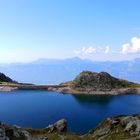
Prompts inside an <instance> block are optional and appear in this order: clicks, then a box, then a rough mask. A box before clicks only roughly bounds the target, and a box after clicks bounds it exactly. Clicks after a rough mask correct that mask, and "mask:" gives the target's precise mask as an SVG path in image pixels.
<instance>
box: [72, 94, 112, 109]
mask: <svg viewBox="0 0 140 140" xmlns="http://www.w3.org/2000/svg"><path fill="white" fill-rule="evenodd" d="M72 97H73V98H74V99H75V100H76V101H77V102H78V103H80V104H81V105H84V106H88V107H89V106H91V107H92V106H95V105H96V106H106V105H108V104H109V103H110V102H112V100H114V99H115V96H94V95H72Z"/></svg>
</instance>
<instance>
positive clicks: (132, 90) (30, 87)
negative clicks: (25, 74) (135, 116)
mask: <svg viewBox="0 0 140 140" xmlns="http://www.w3.org/2000/svg"><path fill="white" fill-rule="evenodd" d="M14 90H46V91H55V92H58V93H65V94H67V93H68V94H77V95H78V94H79V95H80V94H84V95H127V94H140V88H118V89H117V88H114V89H111V90H102V91H101V90H75V89H73V88H71V87H69V86H60V85H42V86H41V85H27V84H22V85H21V84H15V85H0V92H10V91H14Z"/></svg>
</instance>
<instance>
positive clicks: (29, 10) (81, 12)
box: [0, 0, 140, 62]
mask: <svg viewBox="0 0 140 140" xmlns="http://www.w3.org/2000/svg"><path fill="white" fill-rule="evenodd" d="M139 13H140V1H139V0H0V62H28V61H32V60H35V59H39V58H68V57H75V56H78V57H81V58H87V59H91V60H99V61H102V60H126V59H134V58H136V57H140V18H139V17H140V16H139Z"/></svg>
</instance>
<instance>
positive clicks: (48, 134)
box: [0, 115, 140, 140]
mask: <svg viewBox="0 0 140 140" xmlns="http://www.w3.org/2000/svg"><path fill="white" fill-rule="evenodd" d="M83 127H84V126H83ZM139 139H140V115H130V116H118V117H110V118H107V119H106V120H104V121H103V122H101V123H100V124H99V125H98V126H97V127H96V128H94V129H92V130H90V131H89V132H88V133H87V134H85V135H82V136H77V135H75V134H72V133H70V132H68V131H67V121H66V120H65V119H61V120H59V121H57V122H56V123H54V124H51V125H49V126H48V127H46V128H45V129H38V130H37V129H24V128H21V127H19V126H16V125H14V126H10V125H6V124H4V123H0V140H139Z"/></svg>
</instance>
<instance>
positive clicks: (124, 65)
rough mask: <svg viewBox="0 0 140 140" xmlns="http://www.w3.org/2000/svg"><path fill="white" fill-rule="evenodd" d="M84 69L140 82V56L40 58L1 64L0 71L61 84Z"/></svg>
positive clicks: (22, 78)
mask: <svg viewBox="0 0 140 140" xmlns="http://www.w3.org/2000/svg"><path fill="white" fill-rule="evenodd" d="M82 71H93V72H102V71H105V72H108V73H110V74H111V75H113V76H115V77H118V78H121V79H125V80H129V81H132V82H138V83H140V58H137V59H135V60H132V61H120V62H113V61H104V62H98V61H91V60H86V59H80V58H78V57H75V58H70V59H63V60H61V59H39V60H37V61H34V62H31V63H13V64H0V72H3V73H5V74H6V75H8V76H9V77H11V78H12V79H13V80H16V81H18V82H25V83H35V84H59V83H61V82H65V81H69V80H72V79H74V77H75V76H76V75H78V74H79V73H80V72H82Z"/></svg>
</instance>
